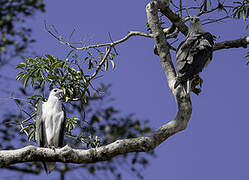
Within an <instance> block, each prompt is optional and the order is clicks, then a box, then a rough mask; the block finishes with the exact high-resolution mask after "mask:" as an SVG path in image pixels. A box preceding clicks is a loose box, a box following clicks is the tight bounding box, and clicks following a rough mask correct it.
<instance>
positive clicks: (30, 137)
mask: <svg viewBox="0 0 249 180" xmlns="http://www.w3.org/2000/svg"><path fill="white" fill-rule="evenodd" d="M34 132H35V130H34V128H32V129H31V130H30V131H29V133H28V140H29V141H30V140H31V139H32V138H33V137H34V134H35V133H34Z"/></svg>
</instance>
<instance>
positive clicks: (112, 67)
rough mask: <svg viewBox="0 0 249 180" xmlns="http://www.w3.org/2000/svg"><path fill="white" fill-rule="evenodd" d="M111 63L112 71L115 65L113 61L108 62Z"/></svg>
mask: <svg viewBox="0 0 249 180" xmlns="http://www.w3.org/2000/svg"><path fill="white" fill-rule="evenodd" d="M110 61H111V63H112V69H114V68H115V63H114V61H113V60H110Z"/></svg>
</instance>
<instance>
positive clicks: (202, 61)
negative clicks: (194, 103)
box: [176, 32, 213, 81]
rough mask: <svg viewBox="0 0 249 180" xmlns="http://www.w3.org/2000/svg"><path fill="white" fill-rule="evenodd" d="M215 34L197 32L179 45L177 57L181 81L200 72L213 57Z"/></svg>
mask: <svg viewBox="0 0 249 180" xmlns="http://www.w3.org/2000/svg"><path fill="white" fill-rule="evenodd" d="M212 47H213V36H212V35H211V34H210V33H208V32H206V33H196V34H194V35H193V36H190V37H188V38H187V39H186V40H185V41H184V42H183V43H182V44H180V45H179V48H178V51H177V57H176V64H177V72H178V77H179V78H180V79H181V81H187V80H188V79H192V78H193V76H194V75H196V74H199V73H200V72H201V71H202V70H203V68H204V67H205V65H206V64H207V62H208V61H210V60H211V58H212V52H213V51H212Z"/></svg>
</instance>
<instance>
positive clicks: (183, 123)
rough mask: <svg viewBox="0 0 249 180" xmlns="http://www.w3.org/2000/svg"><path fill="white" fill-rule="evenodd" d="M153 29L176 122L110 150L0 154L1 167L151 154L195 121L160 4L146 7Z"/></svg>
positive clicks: (35, 150) (34, 149) (34, 150)
mask: <svg viewBox="0 0 249 180" xmlns="http://www.w3.org/2000/svg"><path fill="white" fill-rule="evenodd" d="M146 12H147V18H148V23H149V26H150V28H151V30H152V33H153V37H154V40H155V42H156V46H157V48H158V53H159V56H160V60H161V64H162V67H163V69H164V71H165V73H166V76H167V78H168V83H169V87H170V89H171V92H172V94H173V96H174V97H175V99H176V102H177V110H178V111H177V115H176V117H175V119H173V120H172V121H170V122H169V123H167V124H165V125H163V126H161V127H160V128H159V129H157V130H156V131H155V132H154V133H153V134H152V135H151V136H148V137H138V138H131V139H124V140H117V141H115V142H114V143H111V144H109V145H106V146H101V147H98V148H92V149H88V150H81V149H72V148H70V147H69V146H65V147H63V148H61V149H56V150H53V149H48V148H41V147H35V146H27V147H24V148H22V149H17V150H3V151H0V166H1V167H6V166H8V165H10V164H15V163H23V162H30V161H58V162H65V163H80V164H82V163H95V162H98V161H106V160H110V159H111V158H113V157H115V156H117V155H120V154H126V153H130V152H147V151H150V150H152V149H154V148H155V147H157V146H158V145H159V144H161V143H162V142H164V141H165V140H166V139H167V138H168V137H170V136H172V135H174V134H175V133H177V132H179V131H181V130H184V129H185V128H186V127H187V123H188V121H189V119H190V117H191V113H192V105H191V101H190V97H189V95H186V94H185V93H184V91H183V89H182V88H181V87H178V88H177V89H174V87H173V86H174V83H175V78H176V73H175V69H174V66H173V63H172V60H171V56H170V53H169V47H168V46H167V43H166V39H165V35H164V33H163V30H162V29H161V27H160V23H159V20H158V15H157V13H158V4H157V2H155V1H152V2H150V3H149V4H148V5H147V6H146Z"/></svg>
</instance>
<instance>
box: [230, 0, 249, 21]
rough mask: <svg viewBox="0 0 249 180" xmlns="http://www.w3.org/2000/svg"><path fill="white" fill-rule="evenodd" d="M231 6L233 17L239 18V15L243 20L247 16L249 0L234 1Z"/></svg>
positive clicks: (248, 13)
mask: <svg viewBox="0 0 249 180" xmlns="http://www.w3.org/2000/svg"><path fill="white" fill-rule="evenodd" d="M234 4H236V6H234V8H233V18H238V19H240V18H241V17H242V18H243V20H244V21H245V20H246V19H247V18H248V17H249V1H248V0H243V1H235V2H234Z"/></svg>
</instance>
